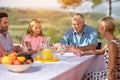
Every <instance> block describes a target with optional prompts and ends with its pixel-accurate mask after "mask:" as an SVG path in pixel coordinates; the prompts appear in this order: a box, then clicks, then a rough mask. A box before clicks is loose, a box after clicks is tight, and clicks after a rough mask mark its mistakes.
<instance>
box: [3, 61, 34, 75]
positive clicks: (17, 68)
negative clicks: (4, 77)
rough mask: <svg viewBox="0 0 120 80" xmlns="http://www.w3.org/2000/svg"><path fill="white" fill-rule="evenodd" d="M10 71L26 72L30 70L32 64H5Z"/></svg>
mask: <svg viewBox="0 0 120 80" xmlns="http://www.w3.org/2000/svg"><path fill="white" fill-rule="evenodd" d="M3 65H4V66H5V67H6V68H7V69H8V70H9V71H12V72H18V73H19V72H24V71H26V70H27V69H29V68H30V66H31V65H32V63H31V64H23V65H9V64H3Z"/></svg>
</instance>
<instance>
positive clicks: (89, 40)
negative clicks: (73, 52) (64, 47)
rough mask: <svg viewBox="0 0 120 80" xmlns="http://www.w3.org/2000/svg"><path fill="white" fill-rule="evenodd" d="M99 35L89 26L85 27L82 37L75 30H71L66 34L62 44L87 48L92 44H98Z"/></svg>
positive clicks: (61, 41)
mask: <svg viewBox="0 0 120 80" xmlns="http://www.w3.org/2000/svg"><path fill="white" fill-rule="evenodd" d="M97 38H98V33H97V31H96V30H95V29H94V28H92V27H90V26H87V25H84V29H83V33H82V36H80V35H79V34H78V33H77V32H75V31H74V30H73V28H69V29H68V30H67V31H66V32H65V33H64V36H63V37H62V39H61V40H60V43H63V44H68V45H74V46H87V45H91V44H96V45H97V44H98V41H97Z"/></svg>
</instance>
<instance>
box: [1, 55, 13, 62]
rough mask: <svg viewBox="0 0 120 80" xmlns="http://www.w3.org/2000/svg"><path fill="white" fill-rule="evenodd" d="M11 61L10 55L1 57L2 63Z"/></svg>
mask: <svg viewBox="0 0 120 80" xmlns="http://www.w3.org/2000/svg"><path fill="white" fill-rule="evenodd" d="M11 61H12V58H11V57H10V56H4V57H3V58H2V64H12V63H11Z"/></svg>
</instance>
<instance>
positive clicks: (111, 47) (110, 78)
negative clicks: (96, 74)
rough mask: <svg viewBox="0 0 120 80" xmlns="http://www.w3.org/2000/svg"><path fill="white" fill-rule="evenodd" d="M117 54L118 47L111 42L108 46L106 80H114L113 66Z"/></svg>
mask: <svg viewBox="0 0 120 80" xmlns="http://www.w3.org/2000/svg"><path fill="white" fill-rule="evenodd" d="M117 54H118V46H117V45H116V44H115V43H113V42H111V43H110V44H109V63H108V69H109V70H108V80H115V65H116V58H117Z"/></svg>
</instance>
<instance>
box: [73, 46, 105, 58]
mask: <svg viewBox="0 0 120 80" xmlns="http://www.w3.org/2000/svg"><path fill="white" fill-rule="evenodd" d="M106 47H107V45H105V46H104V47H103V48H102V49H100V50H97V49H96V50H88V51H82V50H80V49H76V50H75V51H74V54H75V55H77V56H81V55H101V54H104V52H105V49H106Z"/></svg>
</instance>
